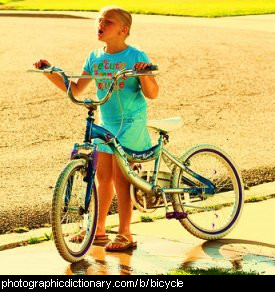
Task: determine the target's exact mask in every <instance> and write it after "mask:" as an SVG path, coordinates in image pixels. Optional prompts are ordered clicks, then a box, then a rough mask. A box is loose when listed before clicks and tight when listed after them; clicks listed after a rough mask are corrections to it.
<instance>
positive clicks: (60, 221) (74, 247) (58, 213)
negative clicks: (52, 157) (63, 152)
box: [51, 159, 98, 263]
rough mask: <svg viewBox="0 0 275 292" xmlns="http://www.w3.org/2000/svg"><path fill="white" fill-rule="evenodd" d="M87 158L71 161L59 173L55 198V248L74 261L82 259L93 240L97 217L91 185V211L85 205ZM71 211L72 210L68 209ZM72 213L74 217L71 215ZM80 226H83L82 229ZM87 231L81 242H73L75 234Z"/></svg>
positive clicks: (94, 189) (53, 229) (52, 217)
mask: <svg viewBox="0 0 275 292" xmlns="http://www.w3.org/2000/svg"><path fill="white" fill-rule="evenodd" d="M86 165H87V163H86V160H85V159H76V160H72V161H70V162H69V163H68V164H67V165H66V167H65V168H64V170H63V171H62V172H61V173H60V175H59V178H58V180H57V182H56V185H55V189H54V194H53V200H52V211H51V220H52V231H53V238H54V242H55V245H56V248H57V250H58V252H59V254H60V255H61V256H62V257H63V259H64V260H66V261H68V262H71V263H74V262H78V261H80V260H82V259H83V258H84V257H85V255H86V253H87V252H88V250H89V248H90V246H91V245H92V243H93V240H94V237H95V232H96V227H97V220H98V197H97V193H96V188H95V185H93V187H92V194H91V201H90V204H89V208H88V212H87V213H86V214H82V215H81V211H80V208H81V207H82V208H83V209H84V201H85V196H86V188H87V182H85V181H84V180H83V178H84V176H85V175H86ZM69 212H71V213H69ZM70 216H71V217H70ZM79 229H80V230H79ZM83 231H85V236H84V239H83V241H82V242H72V237H73V236H75V235H77V234H78V233H79V232H83Z"/></svg>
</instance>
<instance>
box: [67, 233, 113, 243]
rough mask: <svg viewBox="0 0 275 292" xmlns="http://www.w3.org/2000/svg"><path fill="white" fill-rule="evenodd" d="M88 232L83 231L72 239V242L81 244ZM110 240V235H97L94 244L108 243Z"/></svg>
mask: <svg viewBox="0 0 275 292" xmlns="http://www.w3.org/2000/svg"><path fill="white" fill-rule="evenodd" d="M85 233H86V231H81V232H80V233H78V234H76V235H75V236H73V237H72V238H71V239H70V242H74V243H81V242H82V241H83V239H84V237H85ZM108 242H110V239H109V237H108V235H106V234H105V235H96V236H95V239H94V241H93V244H100V243H108Z"/></svg>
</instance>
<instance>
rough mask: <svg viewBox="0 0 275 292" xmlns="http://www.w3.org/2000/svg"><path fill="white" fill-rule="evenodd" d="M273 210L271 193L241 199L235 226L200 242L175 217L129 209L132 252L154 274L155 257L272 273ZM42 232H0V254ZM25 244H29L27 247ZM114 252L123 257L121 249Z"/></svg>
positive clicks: (273, 188)
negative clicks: (257, 199) (249, 200)
mask: <svg viewBox="0 0 275 292" xmlns="http://www.w3.org/2000/svg"><path fill="white" fill-rule="evenodd" d="M274 192H275V182H273V183H267V184H263V185H260V186H256V187H253V188H251V189H250V190H248V191H246V198H249V197H250V198H251V197H259V196H263V195H272V194H274ZM274 210H275V199H274V198H272V199H268V200H264V201H260V202H257V203H246V204H245V206H244V210H243V214H242V216H241V219H240V221H239V222H238V224H237V226H236V228H235V229H234V230H233V231H232V232H231V233H230V234H229V235H228V236H226V237H225V238H224V239H221V240H216V241H204V240H201V239H198V238H196V237H194V236H192V235H191V234H190V233H188V232H187V231H186V230H185V229H184V228H183V227H182V226H181V224H180V223H179V222H177V221H176V220H166V219H158V220H155V221H153V222H148V223H145V222H141V218H140V217H141V215H142V214H141V213H140V212H138V211H134V214H133V218H132V225H131V231H132V233H133V235H134V237H135V239H136V240H137V241H138V250H137V251H136V252H135V253H134V254H133V256H132V257H133V259H135V258H136V257H140V256H145V254H147V256H146V259H147V261H149V262H148V263H147V264H148V269H149V268H150V269H153V266H154V265H155V268H154V269H155V270H156V273H158V272H159V269H157V264H156V261H158V262H160V261H162V263H163V264H164V263H165V261H168V262H169V265H167V267H168V268H169V269H172V268H173V267H181V268H188V267H192V268H194V267H196V268H197V267H199V268H209V267H223V268H232V267H233V268H239V269H243V270H245V271H258V272H259V273H264V274H275V232H274V225H275V214H274ZM163 212H164V210H162V209H159V210H157V211H156V213H153V214H152V215H151V217H153V216H161V215H164V213H163ZM117 222H118V217H117V215H111V216H108V218H107V225H109V226H113V228H112V232H113V233H116V231H117V228H118V227H117ZM45 233H47V234H50V233H51V228H42V229H37V230H32V231H30V232H27V233H23V234H7V235H1V236H0V250H2V251H1V254H2V255H5V250H6V252H8V250H7V249H10V248H13V247H18V246H22V245H27V242H28V240H29V239H30V238H34V237H40V236H43V235H44V234H45ZM114 236H115V234H111V238H112V237H114ZM33 247H34V246H33ZM28 248H29V249H31V246H29V247H28ZM35 248H36V247H35ZM52 249H54V247H52ZM15 250H17V249H15ZM102 253H103V254H104V253H105V252H104V248H103V247H94V248H93V249H92V252H91V256H92V257H93V258H94V259H95V260H96V259H97V257H98V254H102ZM106 254H107V253H106ZM118 254H120V255H122V258H123V254H122V253H118ZM133 259H132V262H133ZM165 259H166V260H165ZM150 261H151V262H150ZM179 262H180V263H179ZM132 268H133V267H132ZM132 268H131V269H132ZM162 268H164V267H163V266H162ZM154 269H153V270H154ZM169 269H168V270H169ZM137 270H138V268H137Z"/></svg>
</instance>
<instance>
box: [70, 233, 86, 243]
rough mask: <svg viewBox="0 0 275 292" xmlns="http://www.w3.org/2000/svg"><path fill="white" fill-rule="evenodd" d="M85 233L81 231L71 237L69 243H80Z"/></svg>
mask: <svg viewBox="0 0 275 292" xmlns="http://www.w3.org/2000/svg"><path fill="white" fill-rule="evenodd" d="M85 233H86V231H81V232H79V233H78V234H76V235H75V236H73V237H72V238H71V239H70V240H69V241H70V242H74V243H81V242H82V241H83V239H84V237H85Z"/></svg>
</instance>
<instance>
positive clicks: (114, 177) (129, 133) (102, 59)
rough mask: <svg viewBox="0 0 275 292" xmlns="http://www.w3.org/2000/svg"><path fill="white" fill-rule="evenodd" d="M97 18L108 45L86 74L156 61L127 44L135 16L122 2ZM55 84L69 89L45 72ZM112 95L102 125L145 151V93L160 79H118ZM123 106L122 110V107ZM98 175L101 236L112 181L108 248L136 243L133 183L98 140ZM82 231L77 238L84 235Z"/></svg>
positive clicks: (152, 92) (78, 88)
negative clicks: (115, 225) (114, 218)
mask: <svg viewBox="0 0 275 292" xmlns="http://www.w3.org/2000/svg"><path fill="white" fill-rule="evenodd" d="M96 23H97V37H98V40H100V41H102V42H104V43H105V44H106V45H105V46H104V47H102V48H100V49H97V50H94V51H92V52H91V53H90V55H89V56H88V58H87V59H86V62H85V63H84V68H83V72H82V75H87V74H93V75H103V76H113V75H114V74H115V72H117V71H119V70H122V69H124V68H127V69H131V68H133V67H135V68H136V69H138V70H142V69H145V68H146V67H147V66H148V65H151V64H150V62H149V59H148V57H147V55H146V54H145V53H144V52H142V51H139V50H138V49H136V48H134V47H132V46H129V45H127V44H126V38H127V37H128V36H129V34H130V28H131V24H132V17H131V15H130V13H129V12H127V11H125V10H123V9H121V8H118V7H105V8H103V9H102V10H101V11H100V12H99V16H98V19H97V20H96ZM34 65H35V67H36V68H40V67H41V66H43V65H49V66H50V63H49V62H48V61H46V60H40V61H38V62H36V63H35V64H34ZM45 76H46V77H47V78H48V79H50V80H51V81H52V82H53V83H54V84H55V85H57V86H58V87H59V88H60V89H62V90H63V91H66V88H65V86H64V83H63V80H62V78H61V77H60V76H59V75H57V74H45ZM90 81H91V79H79V80H78V81H77V82H76V83H74V82H72V84H71V90H72V93H73V95H74V96H78V95H79V94H81V93H82V92H83V91H84V89H85V88H86V87H87V85H88V83H89V82H90ZM109 82H110V81H108V80H106V81H104V80H101V79H100V80H99V81H96V84H97V96H98V98H99V99H102V98H103V97H104V96H105V94H106V92H107V89H108V88H109ZM116 90H117V91H119V96H120V101H119V100H118V98H117V92H114V93H113V95H112V96H111V98H110V99H109V101H108V102H107V103H106V104H104V105H102V106H101V107H100V114H101V120H102V123H101V125H102V126H103V127H104V128H106V129H108V130H109V131H110V132H112V133H113V134H114V135H116V134H117V133H118V136H117V138H118V140H119V142H120V143H121V144H122V145H123V146H125V147H127V148H129V149H132V150H136V151H143V150H146V149H148V148H150V147H151V140H150V137H149V133H148V131H147V128H146V112H147V104H146V101H145V98H144V96H145V97H147V98H150V99H154V98H156V97H157V95H158V85H157V83H156V81H155V79H154V77H153V76H142V77H139V78H129V79H127V80H121V81H119V84H118V86H117V88H116ZM121 111H122V112H123V114H122V113H121ZM122 120H123V124H122V127H121V122H122ZM98 150H99V156H98V168H97V181H98V194H99V220H98V227H97V232H96V238H95V240H96V241H108V237H107V236H106V234H105V221H106V217H107V214H108V211H109V207H110V204H111V202H112V199H113V187H115V189H116V194H117V202H118V213H119V230H118V235H117V236H116V238H115V240H114V241H109V243H108V245H107V246H106V247H105V249H106V250H107V251H121V250H125V249H128V248H132V247H135V246H136V242H134V241H133V237H132V235H131V231H130V222H131V216H132V207H133V206H132V202H131V198H130V194H129V192H130V184H129V182H128V181H127V180H126V179H125V178H124V175H123V174H122V173H121V171H120V169H119V166H118V165H117V162H116V160H115V157H114V155H113V153H112V150H111V149H110V148H109V147H108V146H107V145H104V144H99V149H98ZM82 237H83V235H82V233H80V234H78V235H77V236H76V237H75V238H74V240H77V241H81V240H82Z"/></svg>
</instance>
